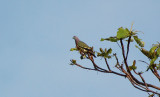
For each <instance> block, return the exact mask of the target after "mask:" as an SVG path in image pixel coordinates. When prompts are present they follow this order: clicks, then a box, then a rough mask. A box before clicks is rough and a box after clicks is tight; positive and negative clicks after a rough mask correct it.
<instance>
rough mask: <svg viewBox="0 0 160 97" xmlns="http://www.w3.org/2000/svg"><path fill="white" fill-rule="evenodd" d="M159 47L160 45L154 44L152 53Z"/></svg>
mask: <svg viewBox="0 0 160 97" xmlns="http://www.w3.org/2000/svg"><path fill="white" fill-rule="evenodd" d="M157 48H158V46H157V45H155V46H153V47H152V48H151V49H150V51H149V52H150V53H154V52H155V50H156V49H157Z"/></svg>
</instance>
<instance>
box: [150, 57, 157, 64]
mask: <svg viewBox="0 0 160 97" xmlns="http://www.w3.org/2000/svg"><path fill="white" fill-rule="evenodd" d="M157 59H158V57H154V58H153V59H152V60H151V61H150V64H154V62H155V61H156V60H157Z"/></svg>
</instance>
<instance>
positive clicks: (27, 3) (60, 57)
mask: <svg viewBox="0 0 160 97" xmlns="http://www.w3.org/2000/svg"><path fill="white" fill-rule="evenodd" d="M159 4H160V1H159V0H1V1H0V46H1V47H0V97H129V96H132V97H146V96H147V94H146V93H144V92H141V91H139V90H137V89H135V88H133V87H132V86H131V84H130V83H129V82H128V80H127V79H124V78H121V77H119V76H115V75H111V74H102V73H97V72H93V71H87V70H83V69H80V68H78V67H75V66H70V65H69V63H70V59H72V58H74V59H77V60H78V62H79V63H80V64H84V65H85V64H87V65H86V66H90V65H91V63H90V62H89V61H87V60H82V61H80V59H79V54H78V53H77V52H70V51H69V50H70V48H73V47H75V44H74V40H73V39H72V37H73V36H74V35H76V36H78V37H79V38H80V39H81V40H83V41H85V42H86V43H87V44H88V45H90V46H94V49H95V50H98V48H99V47H103V48H105V47H107V48H110V47H114V48H116V49H114V52H116V53H119V54H121V53H120V50H119V48H118V46H117V44H111V43H109V42H100V41H99V40H100V38H101V37H104V38H105V37H109V36H113V35H115V34H116V31H117V29H118V28H119V27H121V26H123V27H128V28H130V26H131V23H132V22H134V29H135V30H139V31H142V32H144V34H142V33H140V34H139V35H140V37H141V38H143V39H144V41H145V43H146V48H147V49H149V47H151V45H152V43H156V42H157V41H160V39H159V36H160V32H159V28H160V25H159V23H160V19H159V17H160V6H159ZM131 46H132V47H134V45H131ZM136 51H138V50H136V49H134V48H133V51H132V52H130V55H129V62H132V60H133V58H135V59H145V57H144V56H143V55H141V54H140V53H135V52H136ZM137 54H138V56H137ZM120 59H121V58H120ZM145 60H146V59H145ZM103 61H104V60H101V59H100V58H97V59H96V62H97V64H100V65H105V64H104V63H103ZM113 63H114V62H113V61H110V64H112V67H114V65H113ZM140 65H141V64H140ZM143 66H144V65H143ZM143 66H141V68H143ZM150 77H151V75H150V74H149V73H148V74H147V75H146V79H148V82H153V81H155V79H154V78H152V77H151V78H150ZM124 92H125V93H124Z"/></svg>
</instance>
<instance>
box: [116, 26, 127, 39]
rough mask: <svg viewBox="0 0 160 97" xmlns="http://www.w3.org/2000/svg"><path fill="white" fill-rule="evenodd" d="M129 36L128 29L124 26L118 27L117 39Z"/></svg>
mask: <svg viewBox="0 0 160 97" xmlns="http://www.w3.org/2000/svg"><path fill="white" fill-rule="evenodd" d="M129 36H130V31H129V30H128V29H127V28H126V29H124V28H122V27H121V28H119V29H118V31H117V38H118V39H123V38H127V37H129Z"/></svg>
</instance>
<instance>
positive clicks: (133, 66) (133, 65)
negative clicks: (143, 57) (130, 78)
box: [129, 60, 137, 71]
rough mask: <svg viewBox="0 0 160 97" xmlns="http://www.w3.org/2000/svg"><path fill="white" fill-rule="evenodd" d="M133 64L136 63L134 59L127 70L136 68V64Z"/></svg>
mask: <svg viewBox="0 0 160 97" xmlns="http://www.w3.org/2000/svg"><path fill="white" fill-rule="evenodd" d="M135 64H136V60H134V61H133V64H132V66H129V70H130V71H131V70H135V69H137V66H136V65H135Z"/></svg>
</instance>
